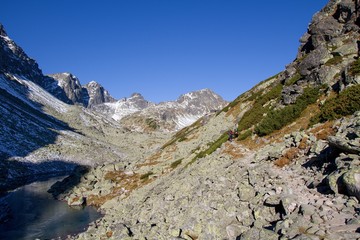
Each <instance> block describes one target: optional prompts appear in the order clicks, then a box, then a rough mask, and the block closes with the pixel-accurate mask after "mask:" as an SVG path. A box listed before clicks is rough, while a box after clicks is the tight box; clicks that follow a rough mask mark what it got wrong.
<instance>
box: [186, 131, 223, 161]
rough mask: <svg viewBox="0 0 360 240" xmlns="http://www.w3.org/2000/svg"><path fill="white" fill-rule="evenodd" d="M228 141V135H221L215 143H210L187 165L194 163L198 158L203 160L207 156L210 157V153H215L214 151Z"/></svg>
mask: <svg viewBox="0 0 360 240" xmlns="http://www.w3.org/2000/svg"><path fill="white" fill-rule="evenodd" d="M227 140H228V134H227V132H225V133H223V134H222V135H221V136H220V137H219V138H218V139H217V140H216V141H215V142H212V143H210V144H208V145H209V147H208V148H207V149H206V150H204V151H201V152H199V153H198V154H197V155H196V156H195V157H194V158H193V159H192V160H191V162H190V163H189V164H191V163H194V162H195V161H196V160H197V159H199V158H203V157H205V156H207V155H210V154H211V153H213V152H215V150H216V149H218V148H219V147H221V145H222V144H223V143H225V142H226V141H227Z"/></svg>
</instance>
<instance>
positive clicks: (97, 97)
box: [83, 81, 115, 107]
mask: <svg viewBox="0 0 360 240" xmlns="http://www.w3.org/2000/svg"><path fill="white" fill-rule="evenodd" d="M83 94H84V98H83V102H84V105H85V106H87V107H93V106H94V105H98V104H102V103H107V102H114V101H115V99H114V98H113V97H112V96H111V95H110V93H109V92H108V91H107V90H106V89H105V88H104V87H103V86H102V85H100V84H99V83H97V82H95V81H91V82H89V83H88V84H86V85H84V86H83Z"/></svg>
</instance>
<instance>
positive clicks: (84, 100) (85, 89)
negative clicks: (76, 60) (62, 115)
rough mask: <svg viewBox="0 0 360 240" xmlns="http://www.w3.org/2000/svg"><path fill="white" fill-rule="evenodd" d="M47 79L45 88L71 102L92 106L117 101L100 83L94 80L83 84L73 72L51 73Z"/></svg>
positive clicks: (61, 98) (59, 97)
mask: <svg viewBox="0 0 360 240" xmlns="http://www.w3.org/2000/svg"><path fill="white" fill-rule="evenodd" d="M46 80H47V81H46V87H45V89H46V90H47V91H49V92H50V93H52V94H53V95H54V96H55V97H57V98H58V99H60V100H62V101H64V102H66V103H69V104H79V105H83V106H84V107H88V108H91V107H94V106H96V105H99V104H102V103H107V102H114V101H115V99H114V98H113V97H111V95H110V93H109V92H108V91H107V90H105V89H104V87H103V86H101V85H100V84H99V83H97V82H95V81H92V82H89V83H88V84H86V85H84V86H81V84H80V81H79V79H78V78H77V77H75V76H74V75H73V74H71V73H56V74H50V75H48V76H47V78H46Z"/></svg>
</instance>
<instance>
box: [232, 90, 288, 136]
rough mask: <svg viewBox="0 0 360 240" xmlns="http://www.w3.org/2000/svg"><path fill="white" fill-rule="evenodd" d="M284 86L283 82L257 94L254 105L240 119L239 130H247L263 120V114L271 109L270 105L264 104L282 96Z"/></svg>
mask: <svg viewBox="0 0 360 240" xmlns="http://www.w3.org/2000/svg"><path fill="white" fill-rule="evenodd" d="M282 88H283V86H282V85H281V84H278V85H276V86H275V87H273V88H271V89H270V91H268V92H267V93H265V94H263V95H259V96H257V98H256V99H255V103H254V105H253V107H252V108H251V109H249V110H248V111H247V112H246V113H245V114H244V116H243V117H242V118H241V120H240V121H239V124H238V130H239V132H241V131H243V130H247V129H249V128H251V127H252V126H253V125H255V124H257V123H259V122H260V121H261V119H262V118H263V115H264V114H266V113H268V112H269V111H270V107H269V106H264V105H265V103H267V102H268V101H270V100H272V99H277V98H279V97H280V96H281V90H282Z"/></svg>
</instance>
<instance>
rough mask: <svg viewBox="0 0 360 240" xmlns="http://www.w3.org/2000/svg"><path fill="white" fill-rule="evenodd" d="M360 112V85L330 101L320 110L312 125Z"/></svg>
mask: <svg viewBox="0 0 360 240" xmlns="http://www.w3.org/2000/svg"><path fill="white" fill-rule="evenodd" d="M359 110H360V85H359V84H357V85H354V86H351V87H348V88H346V89H345V90H344V91H342V92H340V93H339V94H338V95H337V96H336V97H334V98H331V99H328V100H327V101H326V102H325V103H324V105H322V106H321V108H320V113H319V114H318V115H316V116H315V117H313V118H312V119H311V120H310V124H312V125H313V124H316V123H319V122H326V121H328V120H334V119H338V118H341V117H343V116H347V115H351V114H353V113H354V112H356V111H359Z"/></svg>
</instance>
